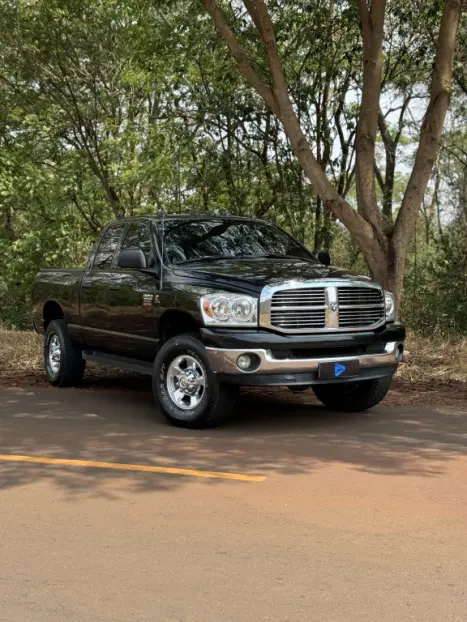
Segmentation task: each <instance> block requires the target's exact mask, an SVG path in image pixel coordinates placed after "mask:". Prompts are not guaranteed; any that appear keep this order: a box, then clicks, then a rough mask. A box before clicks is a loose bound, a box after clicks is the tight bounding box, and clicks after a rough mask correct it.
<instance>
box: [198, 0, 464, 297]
mask: <svg viewBox="0 0 467 622" xmlns="http://www.w3.org/2000/svg"><path fill="white" fill-rule="evenodd" d="M203 3H204V6H205V7H206V10H207V11H208V13H209V14H210V15H211V17H212V19H213V21H214V24H215V25H216V27H217V29H218V31H219V33H220V35H221V36H222V38H223V39H224V40H225V41H226V43H227V45H228V47H229V49H230V52H231V54H232V56H233V58H234V59H235V60H236V61H237V64H238V67H239V69H240V71H241V72H242V74H243V76H244V77H245V78H246V80H247V81H248V83H249V84H250V86H252V87H253V88H254V89H255V90H256V92H257V93H258V94H259V95H260V96H261V97H262V98H263V100H264V102H265V103H266V105H267V106H268V107H269V109H270V110H271V111H272V112H273V114H274V115H275V116H276V117H277V118H278V120H279V121H280V122H281V124H282V127H283V128H284V132H285V134H286V135H287V137H288V139H289V141H290V144H291V147H292V150H293V152H294V154H295V156H296V158H297V159H298V161H299V162H300V165H301V166H302V168H303V171H304V173H305V175H306V176H307V177H308V179H309V180H310V182H311V184H312V186H313V188H314V190H315V191H316V194H317V195H318V196H319V197H320V199H321V201H322V206H323V213H326V211H327V210H329V211H331V212H332V213H333V214H334V216H335V218H336V219H339V220H340V221H341V222H342V223H343V224H344V226H345V227H347V229H348V230H349V232H350V234H351V235H352V237H353V239H354V240H355V241H356V242H357V244H358V245H359V247H360V248H361V250H362V253H363V255H364V257H365V260H366V262H367V264H368V266H369V268H370V272H371V275H372V277H373V278H374V279H375V280H376V281H378V282H379V283H380V284H381V285H383V287H384V288H385V289H389V290H390V291H392V292H393V293H394V294H395V296H396V299H397V303H398V304H399V302H400V296H401V293H402V285H403V275H404V267H405V262H406V258H407V252H408V247H409V244H410V240H411V238H412V237H413V234H414V231H415V224H416V220H417V216H418V213H419V210H420V205H421V203H422V199H423V196H424V194H425V191H426V187H427V184H428V180H429V177H430V175H431V171H432V169H433V164H434V162H435V159H436V155H437V153H438V151H439V143H440V138H441V133H442V129H443V125H444V120H445V117H446V112H447V109H448V105H449V96H450V89H451V83H452V72H453V63H454V51H455V47H456V36H457V30H458V26H459V21H460V15H461V0H445V3H444V9H443V15H442V19H441V24H440V29H439V36H438V42H437V49H436V59H435V63H434V69H433V80H432V85H431V89H430V102H429V105H428V108H427V112H426V115H425V119H424V122H423V126H422V129H421V133H420V141H419V146H418V150H417V154H416V157H415V164H414V167H413V171H412V174H411V176H410V180H409V184H408V186H407V190H406V193H405V196H404V199H403V201H402V205H401V208H400V210H399V213H398V216H397V220H396V223H395V225H394V227H388V226H387V225H388V223H384V221H383V217H382V215H381V213H380V211H379V209H378V203H377V196H376V188H375V177H374V169H375V141H376V135H377V131H378V114H379V103H380V93H381V71H382V49H383V35H384V18H385V11H386V0H371V2H369V3H368V2H367V0H356V3H357V7H358V11H359V15H360V20H361V25H362V36H363V55H364V66H363V90H362V102H361V108H360V117H359V122H358V127H357V141H356V182H357V201H358V212H357V211H355V210H354V209H353V208H352V206H351V205H350V204H349V203H348V202H347V201H346V200H345V199H344V198H343V196H342V195H341V194H339V192H338V191H337V190H336V188H334V186H333V185H332V184H331V182H330V181H329V179H327V177H326V174H325V172H324V171H323V170H322V168H321V166H320V164H319V162H318V160H317V159H316V158H315V156H314V154H313V152H312V149H311V147H310V144H309V143H308V141H307V139H306V137H305V135H304V133H303V131H302V129H301V127H300V121H299V119H298V117H297V115H296V114H295V111H294V108H293V106H292V102H291V99H290V95H289V89H288V85H287V82H286V78H285V74H284V69H283V65H282V61H281V58H280V55H279V50H278V46H277V42H276V37H275V32H274V26H273V24H272V20H271V16H270V14H269V12H268V9H267V6H266V3H265V1H264V0H243V4H244V5H245V7H246V9H247V11H248V13H249V14H250V17H251V19H252V21H253V24H254V25H255V27H256V29H257V31H258V35H259V38H260V40H261V42H262V44H263V48H264V50H265V52H266V54H267V59H268V65H269V71H270V78H271V82H272V88H271V87H270V86H269V84H267V83H266V82H264V81H263V80H262V78H261V77H260V76H259V74H258V73H257V72H256V71H255V69H254V68H253V63H252V62H250V59H249V57H248V54H247V53H246V52H245V50H244V49H243V48H242V46H241V45H240V42H239V40H238V39H237V38H236V36H235V34H234V33H233V31H232V29H231V28H230V26H229V25H228V23H227V20H226V18H225V15H224V12H223V11H222V9H221V8H220V6H219V4H218V3H217V2H216V0H203ZM386 211H387V212H388V206H387V207H386Z"/></svg>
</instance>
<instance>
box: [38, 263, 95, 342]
mask: <svg viewBox="0 0 467 622" xmlns="http://www.w3.org/2000/svg"><path fill="white" fill-rule="evenodd" d="M84 273H85V268H60V269H59V268H51V269H48V270H41V271H40V272H39V273H38V274H37V276H36V278H35V280H34V283H33V288H32V318H33V323H34V328H35V329H36V330H37V331H38V332H41V333H42V332H43V327H42V318H43V317H44V316H43V313H44V309H43V305H44V301H48V302H47V304H53V303H54V302H55V303H57V304H59V305H60V307H61V308H62V309H63V312H64V315H65V319H66V320H67V322H68V323H70V324H80V317H79V292H80V287H81V280H82V278H83V275H84Z"/></svg>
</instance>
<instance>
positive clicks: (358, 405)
mask: <svg viewBox="0 0 467 622" xmlns="http://www.w3.org/2000/svg"><path fill="white" fill-rule="evenodd" d="M391 382H392V376H384V377H383V378H376V379H374V380H360V381H359V382H356V383H348V384H347V383H342V384H340V385H339V384H328V385H316V386H314V387H313V391H314V394H315V395H316V397H317V398H318V399H319V401H320V402H322V403H323V404H324V405H325V406H326V407H327V408H329V409H330V410H335V411H337V412H363V411H365V410H369V409H370V408H373V407H374V406H377V405H378V404H379V403H380V402H381V401H382V400H383V399H384V398H385V397H386V395H387V394H388V391H389V389H390V387H391Z"/></svg>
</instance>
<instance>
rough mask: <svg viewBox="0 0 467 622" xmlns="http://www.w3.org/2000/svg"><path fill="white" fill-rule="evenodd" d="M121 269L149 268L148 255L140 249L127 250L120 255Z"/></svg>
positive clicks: (119, 263)
mask: <svg viewBox="0 0 467 622" xmlns="http://www.w3.org/2000/svg"><path fill="white" fill-rule="evenodd" d="M118 265H119V267H120V268H136V269H138V268H147V267H148V262H147V260H146V255H145V254H144V253H143V251H142V250H141V249H140V248H126V249H125V250H123V251H120V253H119V254H118Z"/></svg>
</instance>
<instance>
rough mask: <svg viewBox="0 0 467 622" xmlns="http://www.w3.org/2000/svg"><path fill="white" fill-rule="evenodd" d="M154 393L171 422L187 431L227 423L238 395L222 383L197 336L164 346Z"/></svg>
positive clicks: (178, 338) (170, 341)
mask: <svg viewBox="0 0 467 622" xmlns="http://www.w3.org/2000/svg"><path fill="white" fill-rule="evenodd" d="M153 391H154V397H155V399H156V401H157V402H158V403H159V405H160V407H161V409H162V411H163V414H164V416H165V418H166V419H167V421H168V422H169V423H171V424H172V425H176V426H178V427H183V428H210V427H214V426H217V425H220V424H222V423H225V422H226V421H227V420H228V419H229V417H230V415H231V414H232V411H233V409H234V406H235V401H236V397H237V393H238V389H237V388H236V387H232V386H229V385H223V384H220V383H219V381H218V379H217V377H216V375H215V374H214V372H213V371H212V370H211V368H210V366H209V362H208V360H207V357H206V353H205V350H204V346H203V344H202V343H201V342H200V341H199V339H197V338H196V336H194V335H180V336H178V337H173V338H172V339H169V340H168V341H167V343H165V344H164V345H163V346H162V348H161V349H160V351H159V353H158V355H157V357H156V360H155V362H154V373H153Z"/></svg>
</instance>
